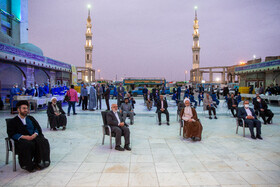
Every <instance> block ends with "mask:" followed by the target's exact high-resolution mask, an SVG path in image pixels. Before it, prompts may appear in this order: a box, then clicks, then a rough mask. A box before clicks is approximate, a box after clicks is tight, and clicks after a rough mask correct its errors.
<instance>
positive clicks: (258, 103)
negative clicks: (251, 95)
mask: <svg viewBox="0 0 280 187" xmlns="http://www.w3.org/2000/svg"><path fill="white" fill-rule="evenodd" d="M253 104H254V109H255V111H256V114H257V115H258V114H260V116H261V117H262V119H263V122H264V124H265V125H266V124H267V123H268V124H271V120H272V118H273V116H274V114H273V113H272V111H271V110H269V109H268V107H267V104H266V102H265V100H263V99H261V97H260V96H259V95H258V96H257V98H256V100H255V102H253ZM265 117H268V118H267V120H266V119H265Z"/></svg>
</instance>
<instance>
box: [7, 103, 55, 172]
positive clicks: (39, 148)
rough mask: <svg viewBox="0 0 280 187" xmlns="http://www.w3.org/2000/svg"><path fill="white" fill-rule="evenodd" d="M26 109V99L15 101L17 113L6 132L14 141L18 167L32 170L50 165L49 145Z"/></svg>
mask: <svg viewBox="0 0 280 187" xmlns="http://www.w3.org/2000/svg"><path fill="white" fill-rule="evenodd" d="M28 109H29V104H28V101H26V100H22V101H19V102H18V103H17V111H18V115H17V116H16V117H14V118H13V119H11V120H10V121H9V122H8V125H7V133H8V135H9V137H10V138H12V139H13V140H14V141H15V146H16V151H17V154H18V159H19V165H20V167H21V168H22V169H25V170H27V171H29V172H33V171H34V169H37V168H38V169H43V168H46V167H48V166H49V165H50V145H49V142H48V140H47V139H46V138H45V137H44V135H43V133H42V129H41V127H40V125H39V123H38V122H37V121H36V120H35V118H34V117H32V116H29V115H27V114H28Z"/></svg>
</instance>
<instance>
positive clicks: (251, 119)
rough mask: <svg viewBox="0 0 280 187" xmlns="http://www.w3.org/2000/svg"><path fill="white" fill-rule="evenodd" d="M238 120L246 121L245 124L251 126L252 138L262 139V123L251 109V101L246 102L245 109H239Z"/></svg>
mask: <svg viewBox="0 0 280 187" xmlns="http://www.w3.org/2000/svg"><path fill="white" fill-rule="evenodd" d="M238 118H242V119H244V122H245V124H247V125H248V126H249V129H250V133H251V138H252V139H256V138H258V139H260V140H262V137H261V122H260V121H259V120H258V119H257V116H256V114H255V112H254V110H253V109H252V108H249V101H248V100H245V101H244V107H241V108H239V109H238ZM254 127H256V129H257V136H255V134H254Z"/></svg>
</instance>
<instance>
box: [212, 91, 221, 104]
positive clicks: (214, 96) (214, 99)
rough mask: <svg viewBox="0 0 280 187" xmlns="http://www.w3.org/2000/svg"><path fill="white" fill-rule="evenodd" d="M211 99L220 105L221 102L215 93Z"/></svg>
mask: <svg viewBox="0 0 280 187" xmlns="http://www.w3.org/2000/svg"><path fill="white" fill-rule="evenodd" d="M211 97H212V100H213V101H214V102H216V104H217V105H219V104H220V101H219V100H218V99H217V95H216V94H215V93H214V92H213V93H212V95H211Z"/></svg>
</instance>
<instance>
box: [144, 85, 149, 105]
mask: <svg viewBox="0 0 280 187" xmlns="http://www.w3.org/2000/svg"><path fill="white" fill-rule="evenodd" d="M147 93H148V89H147V87H146V85H144V89H143V98H144V103H145V102H146V100H147Z"/></svg>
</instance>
